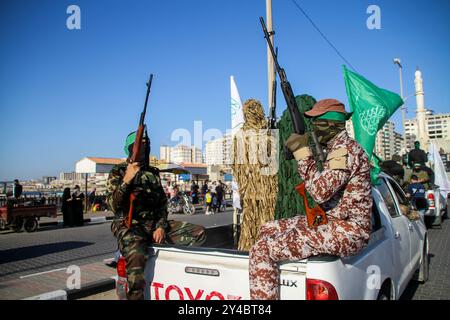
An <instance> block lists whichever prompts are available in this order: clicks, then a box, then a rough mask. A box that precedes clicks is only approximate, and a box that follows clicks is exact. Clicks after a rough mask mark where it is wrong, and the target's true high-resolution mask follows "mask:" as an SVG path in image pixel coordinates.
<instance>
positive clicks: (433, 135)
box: [405, 110, 450, 153]
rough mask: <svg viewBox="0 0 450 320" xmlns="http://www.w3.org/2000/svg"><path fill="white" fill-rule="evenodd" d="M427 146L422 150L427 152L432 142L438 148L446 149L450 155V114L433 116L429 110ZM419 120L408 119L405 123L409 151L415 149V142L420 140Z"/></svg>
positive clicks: (427, 117)
mask: <svg viewBox="0 0 450 320" xmlns="http://www.w3.org/2000/svg"><path fill="white" fill-rule="evenodd" d="M425 132H426V134H425V136H426V139H425V144H426V145H424V146H421V148H422V149H424V150H427V149H428V145H429V143H430V141H431V140H433V141H434V142H435V143H436V145H437V146H438V148H442V149H444V151H445V152H446V153H450V113H441V114H433V111H431V110H427V113H426V116H425ZM418 134H419V132H418V125H417V119H408V120H406V121H405V143H406V147H407V148H408V149H412V148H414V141H415V140H418V138H417V137H418Z"/></svg>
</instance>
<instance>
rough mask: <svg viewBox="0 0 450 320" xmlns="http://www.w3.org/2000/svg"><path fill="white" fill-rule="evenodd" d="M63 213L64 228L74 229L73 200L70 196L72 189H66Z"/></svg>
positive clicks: (63, 197) (63, 196)
mask: <svg viewBox="0 0 450 320" xmlns="http://www.w3.org/2000/svg"><path fill="white" fill-rule="evenodd" d="M61 201H62V204H61V212H62V214H63V226H64V227H73V214H72V212H73V210H72V208H71V207H72V198H71V195H70V188H65V189H64V191H63V195H62V198H61Z"/></svg>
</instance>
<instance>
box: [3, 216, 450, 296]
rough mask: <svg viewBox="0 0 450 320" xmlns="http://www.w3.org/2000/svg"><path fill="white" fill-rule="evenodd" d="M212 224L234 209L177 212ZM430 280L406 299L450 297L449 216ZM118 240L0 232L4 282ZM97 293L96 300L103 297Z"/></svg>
mask: <svg viewBox="0 0 450 320" xmlns="http://www.w3.org/2000/svg"><path fill="white" fill-rule="evenodd" d="M169 218H170V219H176V220H184V221H189V222H191V223H197V224H201V225H204V226H206V227H208V226H214V225H224V224H230V223H231V221H232V214H231V210H229V211H228V212H225V213H217V214H215V215H210V216H205V215H203V214H201V213H200V212H198V213H197V214H195V215H193V216H185V215H172V216H170V217H169ZM429 239H430V279H429V281H428V282H427V283H426V284H424V285H419V284H417V283H415V282H411V283H410V284H409V286H408V288H407V289H406V291H405V293H404V294H403V296H402V297H401V299H413V300H416V299H450V220H447V221H445V223H444V224H443V228H442V229H431V230H429ZM115 250H116V241H115V239H114V237H113V236H112V234H111V232H110V223H109V222H107V223H102V224H92V225H86V226H84V227H78V228H66V229H61V228H57V227H49V228H43V229H41V230H39V231H38V232H35V233H25V232H23V233H11V232H1V233H0V283H2V282H4V281H7V280H11V279H17V278H19V277H20V276H24V275H30V274H34V273H39V272H43V271H49V270H54V269H58V268H66V267H67V266H69V265H73V264H75V265H85V264H88V263H94V262H99V261H102V260H103V259H107V258H111V257H112V255H113V253H114V251H115ZM101 297H102V295H98V296H97V298H101Z"/></svg>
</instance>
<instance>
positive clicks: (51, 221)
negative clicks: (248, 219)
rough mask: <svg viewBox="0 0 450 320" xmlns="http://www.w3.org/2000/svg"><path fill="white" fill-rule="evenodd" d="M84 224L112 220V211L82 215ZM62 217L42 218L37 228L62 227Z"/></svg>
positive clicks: (196, 206) (60, 214)
mask: <svg viewBox="0 0 450 320" xmlns="http://www.w3.org/2000/svg"><path fill="white" fill-rule="evenodd" d="M194 207H195V211H201V210H203V208H204V207H203V205H200V204H196V205H194ZM83 217H84V222H85V223H100V222H104V221H107V220H112V219H113V218H114V213H113V212H112V211H96V212H92V211H88V212H87V213H85V214H84V215H83ZM62 222H63V217H62V213H61V212H58V215H57V217H56V218H48V217H42V218H41V219H40V220H39V226H41V227H46V226H52V225H58V224H61V225H62Z"/></svg>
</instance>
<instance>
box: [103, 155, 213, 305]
mask: <svg viewBox="0 0 450 320" xmlns="http://www.w3.org/2000/svg"><path fill="white" fill-rule="evenodd" d="M126 169H127V163H122V164H119V165H116V166H114V168H113V169H112V170H111V172H110V174H109V177H108V196H107V201H108V206H109V208H110V209H111V210H112V211H113V212H114V214H115V218H114V220H113V222H112V224H111V231H112V232H113V234H114V236H115V237H116V238H117V240H118V243H119V249H120V252H121V254H122V255H123V256H124V257H125V259H126V262H127V267H126V268H127V279H128V292H127V298H128V299H143V295H144V287H145V280H144V267H145V263H146V260H147V247H148V246H149V245H150V244H151V243H152V241H153V232H154V231H155V230H156V229H157V228H159V227H162V228H164V230H165V232H166V235H165V240H164V243H168V244H177V245H186V246H199V245H202V244H203V243H204V242H205V240H206V237H205V229H204V228H203V227H202V226H197V225H193V224H190V223H187V222H181V221H172V220H171V221H167V197H166V194H165V193H164V190H163V188H162V186H161V181H160V178H159V170H158V169H157V168H154V167H149V169H148V170H146V171H142V170H141V171H139V172H138V173H137V175H136V178H135V180H134V183H133V184H132V186H128V185H126V184H124V183H123V177H124V175H125V171H126ZM131 189H133V190H134V191H137V192H138V194H137V196H136V199H135V200H134V213H133V220H132V226H131V228H130V229H128V228H127V227H126V226H125V224H124V223H125V218H126V216H127V215H128V210H129V205H130V199H129V198H130V191H131Z"/></svg>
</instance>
